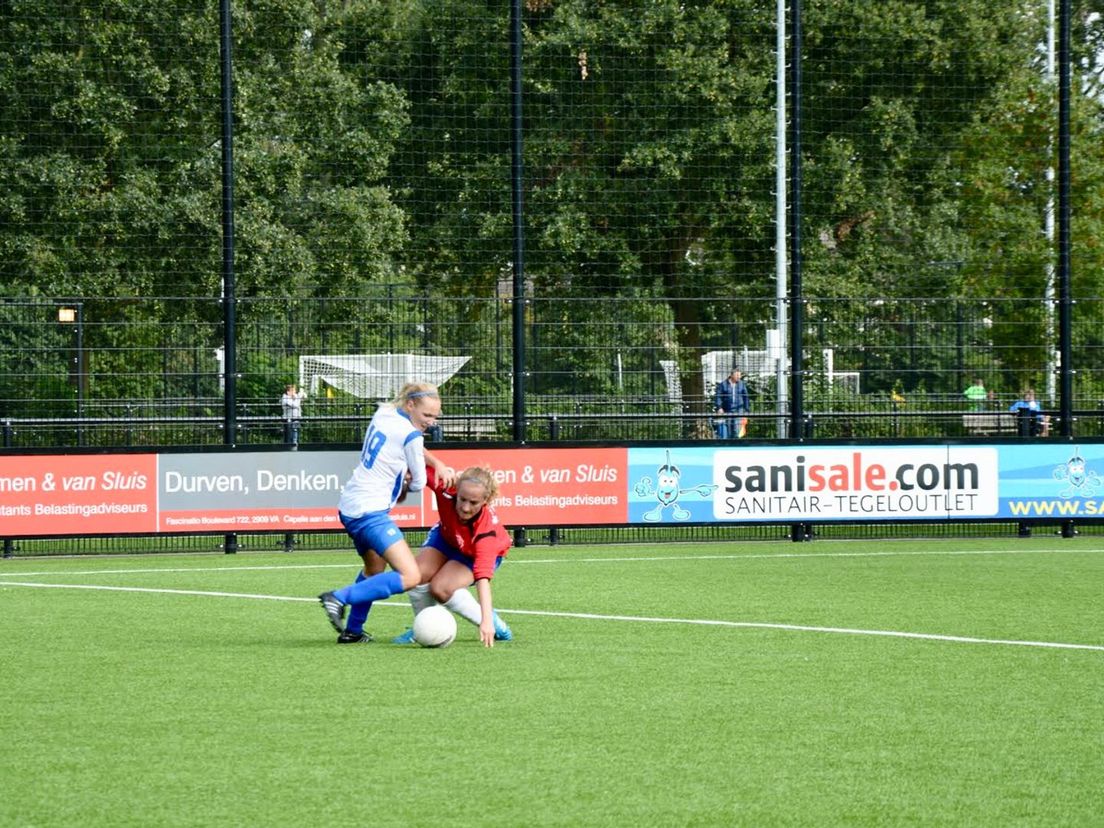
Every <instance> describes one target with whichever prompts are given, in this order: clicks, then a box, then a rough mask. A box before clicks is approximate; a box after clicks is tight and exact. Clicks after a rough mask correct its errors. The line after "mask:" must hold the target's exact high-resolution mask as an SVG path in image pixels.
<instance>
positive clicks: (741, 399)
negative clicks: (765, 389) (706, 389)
mask: <svg viewBox="0 0 1104 828" xmlns="http://www.w3.org/2000/svg"><path fill="white" fill-rule="evenodd" d="M741 376H742V375H741V373H740V372H739V371H738V370H737V369H735V368H733V369H732V373H730V374H729V375H728V378H727V379H725V380H722V381H721V382H719V383H717V389H716V391H715V392H714V393H713V407H714V408H715V409H716V413H717V414H718V415H723V416H718V417H717V419H716V421H715V422H716V431H717V436H718V437H720V438H721V439H722V440H727V439H730V438H731V439H736V438H739V437H743V436H744V435H745V434H746V433H747V421H748V418H747V415H748V414H750V413H751V396H750V395H749V394H748V389H747V385H746V384H745V383H744V381H743V379H741Z"/></svg>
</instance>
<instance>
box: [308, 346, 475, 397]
mask: <svg viewBox="0 0 1104 828" xmlns="http://www.w3.org/2000/svg"><path fill="white" fill-rule="evenodd" d="M469 359H471V357H466V356H456V357H448V356H426V355H423V354H333V355H326V354H323V355H321V356H318V355H314V356H301V357H299V387H300V388H302V389H303V390H304V391H306V392H307V393H308V394H317V393H318V392H319V391H321V389H322V384H323V383H325V384H326V385H327V386H329V387H331V388H337V389H339V390H341V391H344V392H345V393H346V394H351V395H353V396H354V397H361V398H362V399H366V400H389V399H391V398H392V397H394V396H395V395H396V394H397V393H398V392H399V389H400V388H402V387H403V385H404V384H405V383H408V382H430V383H433V384H434V385H443V384H444V382H445V381H446V380H447V379H449V378H450V377H452V376H453V375H454V374H456V372H457V371H459V370H460V369H461V368H463V367H464V363H466V362H467V361H468V360H469Z"/></svg>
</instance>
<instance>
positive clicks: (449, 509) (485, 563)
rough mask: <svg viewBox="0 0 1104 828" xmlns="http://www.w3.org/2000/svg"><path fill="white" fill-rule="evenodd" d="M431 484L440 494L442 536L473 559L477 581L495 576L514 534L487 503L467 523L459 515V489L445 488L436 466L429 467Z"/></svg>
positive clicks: (439, 515)
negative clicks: (440, 481) (497, 565)
mask: <svg viewBox="0 0 1104 828" xmlns="http://www.w3.org/2000/svg"><path fill="white" fill-rule="evenodd" d="M426 477H427V481H426V482H427V485H428V486H429V488H431V489H433V493H434V494H435V495H436V496H437V514H438V517H439V518H440V519H439V522H438V524H437V525H438V526H439V527H440V533H441V536H442V537H443V538H444V539H445V541H446V542H447V543H448V544H449V545H450V546H452V547H453V548H454V549H455V550H456V551H457V552H459V553H460V554H461V555H463V556H464V557H465V558H471V559H472V574H473V575H474V576H475V580H477V581H478V580H479V579H480V578H486V579H487V580H488V581H489V580H490V579H491V578H492V577H493V576H494V571H495V561H497V560H498V559H499V558H501V557H504V556H505V555H506V552H507V551H509V549H510V546H511V545H512V544H513V540H512V539H511V538H510V533H509V532H507V531H506V529H505V528H504V527H503V526H502V524H501V523H499V521H498V515H496V514H495V510H494V509H493V508H492V507H491V505H490V504H487V505H486V506H484V507H483V508H482V509H480V510H479V512H478V513H477V514H476V516H475V517H474V518H472V520H471V522H470V523H464V522H463V521H462V520H460V516H459V515H457V514H456V488H455V487H450V488H447V489H446V488H445V487H444V486H442V485H441V484H440V483H439V482H438V480H437V474H436V472H435V470H434V468H433V467H432V466H427V467H426Z"/></svg>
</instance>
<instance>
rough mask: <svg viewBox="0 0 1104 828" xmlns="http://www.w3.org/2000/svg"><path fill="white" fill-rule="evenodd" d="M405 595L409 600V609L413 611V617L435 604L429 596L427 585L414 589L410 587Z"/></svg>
mask: <svg viewBox="0 0 1104 828" xmlns="http://www.w3.org/2000/svg"><path fill="white" fill-rule="evenodd" d="M406 595H407V597H408V598H409V599H410V608H411V609H412V610H414V614H415V615H417V614H418V613H419V612H421V611H422V610H424V609H425V608H426V607H431V606H433V605H434V604H436V603H437V602H436V601H435V600H434V599H433V596H432V595H430V594H429V584H418V585H417V586H416V587H411V588H410V589H408V590H407V591H406Z"/></svg>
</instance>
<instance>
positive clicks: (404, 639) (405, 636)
mask: <svg viewBox="0 0 1104 828" xmlns="http://www.w3.org/2000/svg"><path fill="white" fill-rule="evenodd" d="M391 643H392V644H413V643H414V628H413V627H407V628H406V632H404V633H401V634H399V635H396V636H395V637H394V638H392V639H391Z"/></svg>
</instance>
